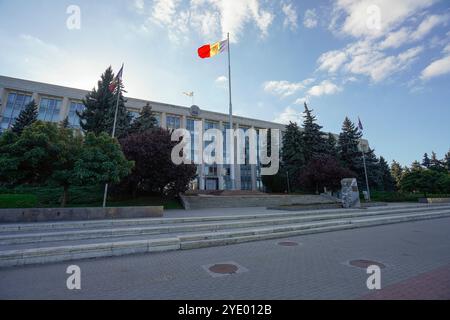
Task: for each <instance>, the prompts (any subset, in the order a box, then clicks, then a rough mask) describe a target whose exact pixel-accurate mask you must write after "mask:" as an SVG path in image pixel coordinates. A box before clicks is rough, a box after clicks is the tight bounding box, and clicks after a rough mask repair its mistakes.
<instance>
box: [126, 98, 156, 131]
mask: <svg viewBox="0 0 450 320" xmlns="http://www.w3.org/2000/svg"><path fill="white" fill-rule="evenodd" d="M157 126H158V121H157V120H156V118H155V116H154V115H153V112H152V107H151V106H150V104H149V103H147V104H146V105H145V106H144V108H142V111H141V112H140V114H139V117H137V118H136V119H135V120H134V121H133V123H132V124H131V127H130V130H129V134H134V133H142V132H145V131H147V130H150V129H153V128H156V127H157Z"/></svg>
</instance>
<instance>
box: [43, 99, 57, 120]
mask: <svg viewBox="0 0 450 320" xmlns="http://www.w3.org/2000/svg"><path fill="white" fill-rule="evenodd" d="M61 104H62V100H60V99H54V98H42V99H41V103H40V104H39V115H38V119H39V120H41V121H47V122H60V121H61V119H60V117H59V112H60V110H61Z"/></svg>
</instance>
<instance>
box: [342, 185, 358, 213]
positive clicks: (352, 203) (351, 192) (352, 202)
mask: <svg viewBox="0 0 450 320" xmlns="http://www.w3.org/2000/svg"><path fill="white" fill-rule="evenodd" d="M341 185H342V206H343V207H344V208H361V200H360V199H359V189H358V181H357V180H356V179H354V178H348V179H342V181H341Z"/></svg>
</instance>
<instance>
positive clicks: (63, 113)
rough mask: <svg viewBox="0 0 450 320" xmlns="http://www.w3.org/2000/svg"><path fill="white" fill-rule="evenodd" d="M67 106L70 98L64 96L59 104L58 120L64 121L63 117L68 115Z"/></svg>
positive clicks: (68, 106)
mask: <svg viewBox="0 0 450 320" xmlns="http://www.w3.org/2000/svg"><path fill="white" fill-rule="evenodd" d="M69 108H70V100H69V98H68V97H64V98H63V101H62V104H61V110H60V111H59V120H60V121H64V119H66V117H67V116H68V115H69Z"/></svg>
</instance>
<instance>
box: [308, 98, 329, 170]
mask: <svg viewBox="0 0 450 320" xmlns="http://www.w3.org/2000/svg"><path fill="white" fill-rule="evenodd" d="M313 111H314V110H310V109H309V108H308V105H307V104H306V103H305V111H304V121H303V132H302V141H303V154H304V157H305V161H306V163H308V162H309V161H311V160H312V159H313V158H314V157H316V156H320V155H323V154H325V153H326V140H325V138H324V137H323V135H324V133H323V132H322V131H321V130H322V127H321V126H320V125H318V124H317V122H316V121H317V120H316V117H315V116H314V115H313V113H312V112H313Z"/></svg>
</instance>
